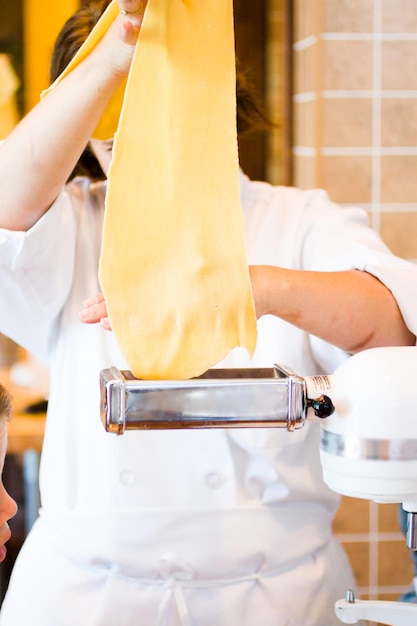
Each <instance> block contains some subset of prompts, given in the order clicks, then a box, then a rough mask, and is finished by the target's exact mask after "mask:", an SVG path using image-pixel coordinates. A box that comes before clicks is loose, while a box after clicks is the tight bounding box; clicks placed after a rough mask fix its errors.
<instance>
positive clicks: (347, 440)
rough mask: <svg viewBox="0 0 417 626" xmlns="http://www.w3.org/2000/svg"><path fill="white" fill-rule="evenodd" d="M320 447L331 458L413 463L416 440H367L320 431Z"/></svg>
mask: <svg viewBox="0 0 417 626" xmlns="http://www.w3.org/2000/svg"><path fill="white" fill-rule="evenodd" d="M320 447H321V449H322V450H323V451H324V452H328V453H329V454H332V455H333V456H339V457H344V458H348V459H368V460H382V461H413V460H415V459H416V458H417V439H401V438H398V439H369V438H362V437H357V436H353V435H346V434H343V435H341V434H339V433H335V432H331V431H328V430H324V429H321V431H320Z"/></svg>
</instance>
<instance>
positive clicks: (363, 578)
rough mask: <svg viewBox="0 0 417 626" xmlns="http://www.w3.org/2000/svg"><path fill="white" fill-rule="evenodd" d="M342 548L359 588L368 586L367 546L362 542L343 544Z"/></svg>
mask: <svg viewBox="0 0 417 626" xmlns="http://www.w3.org/2000/svg"><path fill="white" fill-rule="evenodd" d="M342 545H343V548H344V550H345V552H346V554H347V556H348V559H349V562H350V564H351V566H352V570H353V573H354V576H355V579H356V583H357V585H358V586H359V587H367V586H368V585H369V544H368V543H366V542H363V541H358V542H352V543H343V544H342Z"/></svg>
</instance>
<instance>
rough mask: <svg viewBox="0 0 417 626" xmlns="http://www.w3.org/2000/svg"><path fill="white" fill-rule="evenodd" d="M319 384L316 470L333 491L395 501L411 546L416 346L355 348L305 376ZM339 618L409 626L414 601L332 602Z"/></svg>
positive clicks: (314, 388)
mask: <svg viewBox="0 0 417 626" xmlns="http://www.w3.org/2000/svg"><path fill="white" fill-rule="evenodd" d="M306 382H307V389H308V394H309V395H310V397H314V396H315V395H316V394H320V393H323V392H324V391H325V392H326V393H327V394H328V395H329V396H330V398H331V400H332V402H333V404H334V406H335V411H334V413H333V414H332V415H331V416H329V417H328V418H327V419H326V420H323V422H322V423H321V443H320V459H321V463H322V468H323V478H324V480H325V482H326V483H327V484H328V486H329V487H330V488H331V489H332V490H333V491H336V492H337V493H340V494H343V495H347V496H352V497H355V498H365V499H368V500H374V501H375V502H396V503H402V506H403V508H404V510H405V511H407V518H408V519H407V521H408V524H407V537H406V542H407V547H408V548H409V549H411V550H416V549H417V534H416V519H417V348H415V347H405V348H403V347H398V348H375V349H373V350H366V351H364V352H360V353H359V354H356V355H354V356H353V357H351V358H350V359H348V361H346V362H345V363H344V364H343V365H341V366H340V367H339V368H338V369H337V370H336V371H335V372H334V374H333V375H331V376H324V377H313V378H310V379H307V380H306ZM335 611H336V615H337V617H338V619H339V620H340V621H341V622H343V623H345V624H356V623H357V622H358V621H359V620H361V619H367V620H371V621H375V622H379V623H382V624H390V625H391V626H415V625H416V624H417V605H415V604H409V603H406V602H378V601H361V600H355V598H354V596H353V593H352V592H348V593H347V594H346V599H345V600H339V601H338V602H337V603H336V606H335Z"/></svg>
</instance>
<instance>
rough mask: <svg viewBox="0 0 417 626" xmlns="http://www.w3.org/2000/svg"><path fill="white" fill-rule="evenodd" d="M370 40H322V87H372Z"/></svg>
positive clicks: (348, 88)
mask: <svg viewBox="0 0 417 626" xmlns="http://www.w3.org/2000/svg"><path fill="white" fill-rule="evenodd" d="M372 52H373V51H372V42H370V41H323V42H322V56H321V62H322V65H323V78H322V88H323V89H347V90H351V89H372V56H373V54H372Z"/></svg>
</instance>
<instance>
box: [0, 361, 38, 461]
mask: <svg viewBox="0 0 417 626" xmlns="http://www.w3.org/2000/svg"><path fill="white" fill-rule="evenodd" d="M0 382H1V384H2V385H4V386H5V387H6V388H7V389H8V390H9V391H10V392H11V394H12V395H13V419H12V420H11V421H10V422H8V424H7V432H8V446H7V452H8V454H23V453H24V452H26V451H27V450H36V451H37V452H40V451H41V449H42V442H43V434H44V430H45V418H46V415H45V413H37V414H29V413H25V412H24V409H25V407H27V406H28V405H29V404H32V403H34V402H38V401H39V400H41V399H42V396H41V395H40V394H39V392H38V391H37V390H36V389H29V388H27V387H20V386H17V385H14V384H13V383H12V382H11V380H10V373H9V370H8V369H0Z"/></svg>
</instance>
